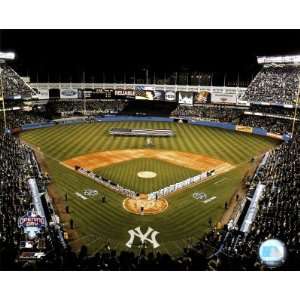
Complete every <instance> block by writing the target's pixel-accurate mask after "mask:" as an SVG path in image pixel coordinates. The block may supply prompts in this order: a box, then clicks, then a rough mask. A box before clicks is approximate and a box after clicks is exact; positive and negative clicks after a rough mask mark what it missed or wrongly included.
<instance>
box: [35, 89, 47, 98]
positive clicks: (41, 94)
mask: <svg viewBox="0 0 300 300" xmlns="http://www.w3.org/2000/svg"><path fill="white" fill-rule="evenodd" d="M37 97H38V99H49V90H48V89H39V90H38V91H37Z"/></svg>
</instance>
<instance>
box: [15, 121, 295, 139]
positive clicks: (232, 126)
mask: <svg viewBox="0 0 300 300" xmlns="http://www.w3.org/2000/svg"><path fill="white" fill-rule="evenodd" d="M94 120H95V121H96V122H128V121H129V122H131V121H133V122H134V121H144V122H167V123H172V122H175V121H178V120H182V121H183V122H187V123H188V124H190V125H195V126H206V127H214V128H221V129H226V130H232V131H239V132H246V133H250V134H255V135H260V136H266V137H271V138H275V139H279V140H284V141H288V140H289V139H290V136H289V135H288V134H285V135H280V134H275V133H270V132H267V130H265V129H263V128H255V127H254V128H253V127H248V126H241V125H235V124H232V123H226V122H214V121H201V120H193V119H191V118H182V119H180V118H166V117H152V116H116V115H113V116H112V115H106V116H104V117H100V116H99V117H95V118H94ZM88 121H91V120H90V119H86V118H82V117H81V118H64V119H63V120H59V119H58V120H54V121H49V122H47V123H33V124H25V125H23V126H22V127H21V130H22V131H26V130H31V129H38V128H47V127H51V126H55V125H67V124H79V123H85V122H88ZM12 132H14V130H12Z"/></svg>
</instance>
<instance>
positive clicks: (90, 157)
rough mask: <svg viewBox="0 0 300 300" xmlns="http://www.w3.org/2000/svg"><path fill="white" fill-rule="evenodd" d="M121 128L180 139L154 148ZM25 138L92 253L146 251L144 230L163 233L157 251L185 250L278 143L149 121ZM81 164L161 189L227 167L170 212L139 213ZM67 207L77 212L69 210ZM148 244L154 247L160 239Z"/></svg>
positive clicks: (74, 241) (146, 188)
mask: <svg viewBox="0 0 300 300" xmlns="http://www.w3.org/2000/svg"><path fill="white" fill-rule="evenodd" d="M115 127H118V128H134V129H145V128H151V129H172V130H174V131H175V132H176V136H174V137H155V138H152V142H153V147H151V149H148V148H147V147H146V143H145V138H143V137H116V136H110V135H109V134H108V132H109V130H110V129H112V128H115ZM21 138H22V139H23V140H24V141H26V142H27V143H29V144H30V145H32V146H34V149H35V150H36V152H37V155H38V158H39V160H40V163H41V165H42V167H43V168H44V169H45V170H47V172H48V173H49V175H50V177H51V179H52V184H51V185H50V187H49V190H50V193H51V196H53V197H54V201H55V205H56V208H57V210H58V211H59V214H60V217H61V219H62V221H63V222H65V226H66V228H68V227H69V220H70V218H72V219H73V220H74V224H75V230H69V232H70V237H71V242H70V243H71V245H73V246H74V248H75V249H76V247H78V246H79V245H82V244H85V245H86V246H87V247H88V249H89V252H90V253H91V254H93V253H96V252H97V251H100V250H102V249H103V247H104V246H105V245H107V243H109V244H110V246H111V247H112V248H115V249H117V250H120V251H121V250H130V249H129V248H131V250H133V251H139V245H140V240H141V238H140V237H141V235H140V237H139V236H138V230H136V228H138V227H139V228H140V230H141V231H140V232H142V233H143V234H144V237H146V236H147V237H148V240H150V239H151V237H152V238H153V239H154V237H153V235H151V232H152V233H153V232H157V233H155V239H156V241H157V243H156V244H155V251H160V252H167V253H169V254H172V255H178V254H180V253H181V252H182V249H183V247H186V246H187V245H188V244H189V243H191V242H193V241H196V239H198V238H200V237H201V236H203V234H204V233H205V232H206V231H207V230H208V228H209V222H208V220H209V219H211V220H212V223H213V224H217V223H218V222H219V221H220V220H221V219H222V216H223V215H224V213H225V209H224V204H225V202H228V203H229V202H230V200H231V199H232V197H233V196H234V195H235V193H236V191H237V190H239V187H240V186H241V183H242V180H243V178H244V177H245V175H247V174H249V170H250V169H251V167H252V164H253V163H251V162H250V160H251V158H253V157H259V156H260V155H261V154H262V153H264V152H266V151H267V150H269V149H271V148H273V147H275V146H276V145H277V144H278V141H276V140H272V139H269V138H265V137H259V136H254V135H251V134H246V133H238V132H231V131H227V130H222V129H216V128H208V127H200V126H193V125H188V124H178V123H163V122H142V121H139V122H118V123H115V122H107V123H94V124H79V125H65V126H55V127H51V128H45V129H35V130H32V131H27V132H23V133H22V134H21ZM75 165H80V166H81V167H86V168H88V169H89V170H92V171H93V172H94V173H96V174H98V175H101V176H103V177H105V178H107V179H109V180H111V181H113V182H115V183H118V184H121V185H122V186H124V187H126V188H129V189H132V190H134V191H136V192H139V193H149V192H152V191H155V190H157V189H160V188H162V187H165V186H167V185H170V184H174V183H176V182H178V181H182V180H184V179H186V178H189V177H192V176H194V175H197V174H199V173H201V172H203V171H207V170H210V169H216V170H218V171H219V172H218V173H217V175H216V176H213V177H211V178H210V179H208V180H205V181H204V182H202V183H199V184H196V185H193V186H191V187H190V188H187V189H184V190H181V191H177V192H175V193H173V194H171V195H169V196H167V197H166V200H167V202H168V207H167V209H166V210H164V211H163V212H162V213H159V214H155V215H137V214H132V213H130V212H128V211H127V210H125V209H124V207H123V201H124V196H123V195H121V194H119V193H117V192H114V191H112V190H110V189H108V188H106V187H104V186H103V185H101V184H99V183H96V182H95V181H93V180H91V179H90V178H88V177H85V176H83V175H81V174H79V173H78V172H76V171H75V170H74V166H75ZM66 195H67V197H66ZM199 195H201V197H200V198H201V199H200V198H199ZM103 196H105V201H103V200H102V197H103ZM197 196H198V197H197ZM203 200H204V201H203ZM66 206H68V207H69V209H70V214H65V212H64V210H65V207H66ZM149 228H150V229H149ZM130 230H132V232H133V231H135V234H136V235H135V236H133V239H134V242H133V243H132V244H128V241H129V240H130V238H131V237H132V236H131V234H129V231H130ZM147 231H149V234H148V235H147V234H146V233H147ZM132 232H131V233H132ZM153 239H152V241H153ZM146 240H147V239H146ZM147 246H148V247H149V249H150V250H151V251H152V250H153V246H154V243H151V242H149V243H147Z"/></svg>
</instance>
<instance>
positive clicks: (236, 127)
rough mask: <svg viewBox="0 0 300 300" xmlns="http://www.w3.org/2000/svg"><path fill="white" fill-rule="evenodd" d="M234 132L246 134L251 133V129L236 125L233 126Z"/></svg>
mask: <svg viewBox="0 0 300 300" xmlns="http://www.w3.org/2000/svg"><path fill="white" fill-rule="evenodd" d="M235 130H236V131H240V132H248V133H252V131H253V128H252V127H249V126H242V125H236V126H235Z"/></svg>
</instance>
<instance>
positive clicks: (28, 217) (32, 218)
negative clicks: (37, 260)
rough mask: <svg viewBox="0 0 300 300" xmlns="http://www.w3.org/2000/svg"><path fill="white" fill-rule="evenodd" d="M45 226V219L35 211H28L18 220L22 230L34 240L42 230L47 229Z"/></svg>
mask: <svg viewBox="0 0 300 300" xmlns="http://www.w3.org/2000/svg"><path fill="white" fill-rule="evenodd" d="M45 224H46V219H45V217H41V216H39V215H38V214H36V212H35V211H34V210H31V211H28V212H27V213H26V214H25V215H24V216H23V217H20V218H19V220H18V226H19V228H22V229H23V230H24V233H26V234H27V235H28V237H29V238H30V239H34V238H35V237H36V235H37V234H38V233H39V232H40V231H41V230H42V228H44V227H45Z"/></svg>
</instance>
